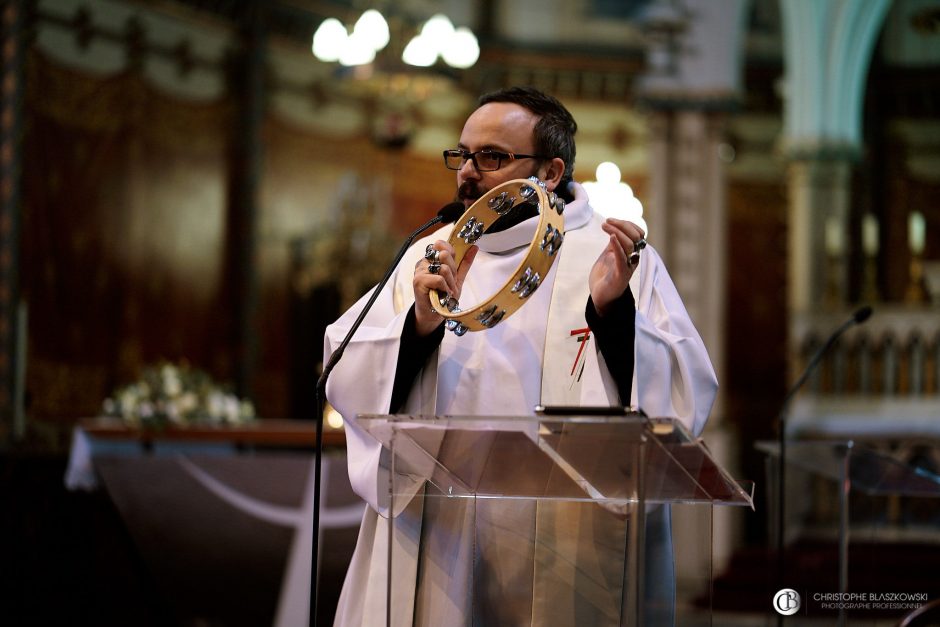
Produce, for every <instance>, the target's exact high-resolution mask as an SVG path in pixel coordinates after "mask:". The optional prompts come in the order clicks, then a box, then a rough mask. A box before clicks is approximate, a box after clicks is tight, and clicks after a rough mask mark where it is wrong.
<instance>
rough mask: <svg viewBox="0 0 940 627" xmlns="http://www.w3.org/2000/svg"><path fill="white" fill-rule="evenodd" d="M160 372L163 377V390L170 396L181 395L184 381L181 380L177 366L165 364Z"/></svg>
mask: <svg viewBox="0 0 940 627" xmlns="http://www.w3.org/2000/svg"><path fill="white" fill-rule="evenodd" d="M160 374H161V378H162V379H163V391H164V392H166V395H167V396H170V397H173V396H179V395H180V393H181V392H182V391H183V382H182V381H180V376H179V373H178V372H177V371H176V368H174V367H173V366H169V365H167V366H163V368H162V370H161V371H160Z"/></svg>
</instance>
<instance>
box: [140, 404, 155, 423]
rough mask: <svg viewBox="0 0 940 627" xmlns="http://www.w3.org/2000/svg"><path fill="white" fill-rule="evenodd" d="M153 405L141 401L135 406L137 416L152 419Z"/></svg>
mask: <svg viewBox="0 0 940 627" xmlns="http://www.w3.org/2000/svg"><path fill="white" fill-rule="evenodd" d="M153 413H154V412H153V403H151V402H150V401H142V402H141V403H140V405H138V406H137V415H138V416H140V417H141V418H144V419H146V418H153Z"/></svg>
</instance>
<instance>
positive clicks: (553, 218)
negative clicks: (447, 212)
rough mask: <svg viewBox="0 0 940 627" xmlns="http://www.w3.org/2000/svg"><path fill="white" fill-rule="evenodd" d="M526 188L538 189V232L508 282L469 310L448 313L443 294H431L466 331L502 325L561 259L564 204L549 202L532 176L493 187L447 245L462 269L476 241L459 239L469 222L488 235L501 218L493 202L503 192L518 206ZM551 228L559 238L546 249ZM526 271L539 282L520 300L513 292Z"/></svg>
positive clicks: (556, 200)
mask: <svg viewBox="0 0 940 627" xmlns="http://www.w3.org/2000/svg"><path fill="white" fill-rule="evenodd" d="M523 186H525V187H529V188H531V189H533V190H535V193H536V196H537V198H538V208H539V224H538V226H537V227H536V229H535V234H534V235H533V236H532V241H531V242H530V244H529V250H528V251H527V252H526V255H525V258H524V259H523V260H522V262H521V263H520V264H519V265H518V267H516V269H515V270H514V271H513V272H512V274H510V275H509V280H507V281H506V283H505V284H504V285H503V286H502V287H501V288H500V289H499V290H498V291H497V292H496V293H495V294H494V295H493V296H491V297H490V298H488V299H486V300H485V301H483V302H482V303H480V304H478V305H475V306H474V307H473V308H471V309H467V310H459V311H449V310H447V309H446V308H445V307H444V306H443V305H441V302H440V294H439V292H438V291H437V290H431V291H430V293H429V296H430V300H431V307H433V308H434V310H435V311H436V312H437V313H439V314H440V315H441V316H443V317H444V318H445V319H446V320H454V321H456V322H458V323H460V324H461V325H463V327H464V328H465V330H466V331H482V330H484V329H489V328H493V327H494V326H496V325H497V324H499V322H501V321H503V320H505V319H506V318H508V317H509V316H511V315H512V314H514V313H515V312H516V311H517V310H518V309H519V308H520V307H522V305H523V304H524V303H525V302H526V301H527V300H528V297H529V296H531V295H532V294H533V293H534V292H535V291H536V290H537V289H538V286H539V285H541V282H542V281H544V280H545V275H546V274H548V271H549V270H551V267H552V264H553V263H554V262H555V258H556V257H557V256H558V249H559V248H560V246H561V243H562V241H563V234H564V232H565V219H564V216H563V211H564V201H563V200H562V199H560V198H556V197H555V195H554V194H552V199H553V200H554V202H552V201H550V200H549V196H548V193H546V191H545V190H544V189H542V185H541V184H540V183H539V182H537V180H536V179H535V178H534V177H533V178H532V179H513V180H511V181H507V182H505V183H502V184H501V185H498V186H496V187H494V188H493V189H491V190H490V191H489V192H487V193H486V194H484V195H483V196H481V197H480V198H479V199H478V200H477V201H476V202H475V203H473V204H472V205H471V206H470V208H469V209H467V210H466V211H465V212H464V214H463V215H462V216H460V219H458V220H457V223H456V224H455V225H454V228H453V230H452V231H451V233H450V237H449V238H448V239H447V242H448V243H449V244H450V245H451V246H453V247H454V260H455V262H456V263H457V265H458V267H459V265H460V262H461V261H462V260H463V258H464V255H466V253H467V250H468V249H469V248H470V246H472V245H473V242H475V241H476V240H475V239H474V240H472V241H470V242H467V241H465V240H464V239H463V238H461V237H459V233H460V232H461V230H462V229H463V228H464V227H465V226H466V225H467V223H468V222H470V221H471V219H474V220H476V222H481V221H482V222H483V225H484V229H483V233H486V231H487V230H488V229H489V228H490V227H491V226H492V225H493V223H494V222H495V221H496V219H497V218H499V215H498V214H497V213H496V212H495V211H494V210H493V209H491V208H490V207H489V201H490V199H492V198H495V197H496V196H498V195H499V194H501V193H503V192H508V193H509V194H510V195H511V196H515V197H516V198H517V199H518V200H517V203H516V204H518V202H522V200H521V199H520V198H519V194H520V193H521V191H522V188H523ZM556 207H557V208H556ZM548 227H551V228H552V229H553V231H554V233H555V234H557V236H556V237H555V238H550V239H549V242H548V244H549V245H548V246H546V245H545V236H546V229H547V228H548ZM527 268H530V269H531V272H532V273H533V274H535V273H537V274H538V276H539V282H538V285H536V287H535V288H533V289H532V290H530V291H529V293H528V294H527V295H526V296H523V297H520V295H519V293H521V291H522V290H518V291H517V292H516V293H513V291H512V289H513V287H514V286H515V285H516V284H517V282H519V281H520V280H522V278H523V275H524V274H525V271H526V269H527ZM494 305H495V306H496V308H495V310H494V311H493V312H492V313H491V314H490V317H488V318H487V317H484V316H483V313H484V312H485V311H487V310H489V309H490V308H491V307H493V306H494ZM500 312H503V313H500ZM495 316H498V317H495ZM481 317H483V318H484V320H488V321H489V324H484V322H481ZM494 320H495V322H494ZM459 335H463V333H462V332H461V333H459Z"/></svg>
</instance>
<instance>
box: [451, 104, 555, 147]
mask: <svg viewBox="0 0 940 627" xmlns="http://www.w3.org/2000/svg"><path fill="white" fill-rule="evenodd" d="M537 121H538V117H537V116H536V115H535V114H534V113H532V112H531V111H529V110H528V109H526V108H525V107H522V106H520V105H517V104H515V103H510V102H489V103H487V104H485V105H483V106H481V107H480V108H478V109H477V110H476V111H474V112H473V113H471V114H470V117H469V118H467V122H466V123H465V124H464V127H463V132H462V133H461V134H460V141H461V143H462V144H465V145H466V144H467V143H468V142H474V143H479V142H483V143H487V142H489V143H493V144H494V145H504V144H505V145H512V146H513V147H514V148H515V149H516V150H521V149H522V148H525V147H527V146H529V145H531V142H532V133H533V130H534V129H535V123H536V122H537ZM519 142H525V146H520V145H517V144H519Z"/></svg>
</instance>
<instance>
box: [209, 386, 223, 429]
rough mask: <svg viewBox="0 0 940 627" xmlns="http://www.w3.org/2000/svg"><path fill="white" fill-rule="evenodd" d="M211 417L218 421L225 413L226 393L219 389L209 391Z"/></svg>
mask: <svg viewBox="0 0 940 627" xmlns="http://www.w3.org/2000/svg"><path fill="white" fill-rule="evenodd" d="M208 402H209V407H208V414H209V418H210V419H211V420H212V421H213V422H216V421H218V420H219V419H221V418H222V417H223V416H224V415H225V395H224V394H222V393H221V392H219V391H216V390H213V391H212V392H210V393H209V398H208Z"/></svg>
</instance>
